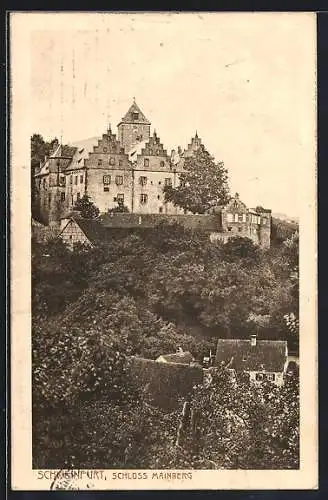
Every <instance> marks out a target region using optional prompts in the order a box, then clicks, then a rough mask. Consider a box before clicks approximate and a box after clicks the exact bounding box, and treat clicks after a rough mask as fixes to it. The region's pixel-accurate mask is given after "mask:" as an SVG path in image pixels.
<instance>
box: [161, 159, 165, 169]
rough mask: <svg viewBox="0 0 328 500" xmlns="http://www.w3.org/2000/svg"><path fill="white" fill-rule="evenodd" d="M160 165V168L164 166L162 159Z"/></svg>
mask: <svg viewBox="0 0 328 500" xmlns="http://www.w3.org/2000/svg"><path fill="white" fill-rule="evenodd" d="M160 165H161V168H164V165H165V164H164V161H163V160H162V161H161V163H160Z"/></svg>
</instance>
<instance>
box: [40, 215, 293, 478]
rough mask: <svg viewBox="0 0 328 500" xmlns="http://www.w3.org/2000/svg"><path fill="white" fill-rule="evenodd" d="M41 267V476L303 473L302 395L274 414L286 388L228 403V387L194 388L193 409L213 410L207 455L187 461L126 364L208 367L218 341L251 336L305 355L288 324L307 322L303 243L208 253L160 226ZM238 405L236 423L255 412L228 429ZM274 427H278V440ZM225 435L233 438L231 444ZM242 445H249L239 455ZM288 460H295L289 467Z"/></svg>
mask: <svg viewBox="0 0 328 500" xmlns="http://www.w3.org/2000/svg"><path fill="white" fill-rule="evenodd" d="M32 259H33V262H32V270H33V274H32V307H33V405H34V410H33V411H34V413H33V432H34V441H33V446H34V449H33V457H34V465H35V466H37V467H64V466H70V467H102V468H104V467H108V468H110V467H125V466H126V467H130V468H133V467H140V468H141V467H160V466H163V467H169V466H174V467H178V466H180V465H181V464H182V465H183V466H186V467H187V466H195V467H206V468H208V467H209V465H208V464H209V461H210V462H211V461H212V462H214V463H215V464H216V467H235V466H241V467H246V466H247V464H248V463H251V465H250V466H249V467H253V465H254V467H255V466H263V467H264V466H265V467H280V466H281V467H282V466H283V465H281V464H285V466H286V467H294V466H296V465H295V464H296V462H297V458H295V457H297V446H296V444H295V443H296V442H297V439H298V437H297V418H298V417H297V415H298V414H297V396H296V395H297V391H296V392H295V390H294V389H293V390H292V391H291V389H290V386H288V384H287V387H286V388H285V389H283V391H285V396H282V393H279V395H277V398H276V399H275V401H276V403H275V405H276V406H275V405H273V402H272V401H271V402H269V399H268V400H267V401H268V404H266V403H265V411H264V408H263V405H264V403H263V401H264V400H265V398H269V394H272V391H276V392H277V391H278V389H277V390H276V389H273V388H270V390H269V391H268V390H267V389H265V387H264V388H263V391H264V392H263V393H259V392H256V393H254V394H253V393H251V392H250V391H249V389H246V387H244V388H239V389H233V391H235V392H236V391H237V392H238V391H239V392H238V394H239V396H238V397H237V394H235V392H234V393H233V391H232V389H231V391H232V392H231V391H230V394H231V396H229V398H230V399H229V398H228V399H229V400H228V399H227V398H226V399H224V397H223V394H224V393H223V392H222V391H223V390H224V387H226V384H227V383H228V382H227V381H226V380H223V379H222V377H223V375H221V379H220V380H219V381H218V382H217V385H215V384H214V385H212V386H211V387H212V388H211V389H208V390H207V389H206V390H205V389H201V388H199V389H195V390H196V392H195V395H194V400H195V404H196V406H197V404H198V407H199V408H201V407H204V408H205V407H206V408H207V413H206V412H205V413H204V414H203V415H202V419H203V420H202V419H201V420H200V423H199V426H200V429H201V428H202V429H203V431H201V435H202V439H203V441H201V440H199V439H197V442H198V445H197V446H196V445H195V443H194V444H190V446H188V447H186V448H185V449H184V451H182V452H181V453H182V456H180V455H179V454H178V455H177V451H176V449H175V448H174V446H173V444H172V443H173V442H174V439H175V432H176V424H177V421H178V418H179V416H178V415H179V414H178V413H177V412H173V413H170V414H167V413H165V412H164V411H162V410H159V409H156V408H153V407H151V406H149V404H148V403H147V401H145V400H144V396H143V395H142V394H140V393H139V389H138V388H137V387H135V386H134V381H133V380H131V379H128V374H127V372H126V370H125V368H124V366H125V359H126V357H127V356H130V355H140V356H142V357H145V358H150V359H155V358H156V357H157V356H159V355H160V354H163V353H168V352H174V351H175V350H176V348H177V347H178V346H180V347H182V348H183V349H185V350H190V351H191V352H192V353H193V355H194V356H195V358H196V359H197V360H199V361H201V360H202V357H203V356H204V354H208V352H209V349H210V348H211V349H212V350H215V347H216V339H217V338H218V337H231V338H236V337H239V338H245V337H248V336H249V334H250V333H253V332H257V333H258V335H259V337H260V338H269V339H287V340H288V341H289V343H290V344H294V345H295V344H297V342H298V328H297V326H296V324H297V323H291V322H290V321H287V320H286V318H287V319H288V317H290V315H291V313H292V314H293V315H294V316H295V317H296V318H298V236H297V233H295V234H293V235H291V237H290V238H288V239H286V240H285V241H284V242H283V243H281V244H280V245H278V246H276V247H273V248H271V249H269V250H261V249H260V248H258V247H256V246H255V245H254V244H253V243H252V242H251V241H250V240H247V239H242V238H236V239H233V240H230V241H229V242H228V243H226V244H225V245H223V244H222V243H211V242H209V241H208V237H207V236H206V235H205V234H201V233H197V234H194V233H191V232H190V231H187V230H186V229H183V228H182V227H180V226H179V225H177V224H173V225H167V224H163V225H160V226H158V227H157V228H155V230H153V231H151V232H149V233H140V234H129V233H124V232H122V233H121V234H120V235H117V236H116V237H115V238H114V239H113V240H112V241H111V242H110V243H106V245H104V246H102V247H98V248H93V249H86V248H83V247H77V248H76V249H75V251H74V252H70V251H68V250H67V249H66V248H65V246H64V245H63V244H62V243H61V241H60V240H54V241H50V242H48V243H47V244H38V243H36V242H33V243H32ZM197 391H198V392H197ZM204 391H205V392H204ZM206 391H207V392H206ZM213 391H214V392H215V393H216V394H217V395H219V394H221V396H222V397H221V396H220V397H221V402H220V408H221V410H220V411H221V412H222V413H220V415H219V416H218V415H217V416H216V417H215V418H217V419H219V420H218V422H217V426H218V427H217V429H218V432H219V433H221V434H222V436H223V435H224V436H226V437H225V440H222V441H220V443H219V444H218V443H216V442H215V443H216V444H215V445H214V444H213V446H214V448H213V449H212V448H211V449H209V448H208V445H209V443H210V442H211V437H210V435H208V432H207V430H205V429H206V421H207V419H208V418H209V419H213V415H211V414H210V413H208V412H210V408H211V405H212V404H213V403H210V401H212V402H213ZM240 391H241V392H240ZM278 392H279V391H278ZM242 394H243V396H242ZM277 394H278V393H277ZM236 397H237V400H238V401H237V400H236V402H235V403H233V408H234V409H233V411H232V414H233V415H237V416H238V415H239V416H240V415H241V413H243V412H244V417H243V419H244V423H240V422H239V420H238V418H239V417H238V418H237V417H236V418H235V416H231V417H229V418H228V417H224V415H225V412H228V413H229V411H230V410H231V409H232V406H231V405H232V399H231V398H236ZM238 398H239V399H238ZM247 398H248V399H247ZM263 398H264V399H263ZM288 398H289V399H288ZM291 401H292V402H291ZM197 402H198V403H197ZM272 405H273V406H274V407H273V406H272ZM291 407H293V408H292V411H291ZM229 408H230V410H229ZM246 408H247V410H246ZM228 410H229V411H228ZM265 415H266V416H265ZM270 415H276V416H277V418H276V421H275V422H272V425H273V424H274V428H271V427H272V425H271V424H270V425H271V427H270V425H269V420H270V418H272V417H271V416H270ZM260 416H261V417H260ZM257 417H258V418H257ZM231 419H232V420H231ZM256 419H257V420H256ZM261 419H262V420H261ZM266 419H267V420H266ZM279 419H280V420H279ZM230 420H231V421H230ZM255 421H256V422H257V426H258V427H257V428H256V425H255ZM260 421H261V422H260ZM229 422H230V423H229ZM238 422H239V423H238ZM245 422H246V423H245ZM278 422H280V424H278ZM228 424H229V425H230V427H231V426H232V428H233V429H234V430H233V431H231V432H233V435H231V434H229V433H228V434H227V432H228V431H227V430H226V426H227V425H228ZM72 425H74V427H75V430H74V435H72ZM229 425H228V427H229ZM264 425H266V427H262V426H264ZM279 425H280V428H279ZM245 426H246V427H245ZM284 426H287V427H288V426H291V428H292V429H293V431H292V435H291V437H290V434H289V437H288V436H287V437H286V435H283V429H284ZM230 427H229V428H230ZM88 429H89V430H88ZM95 429H96V430H95ZM149 429H152V432H149ZM268 429H269V431H268ZM91 430H92V432H93V430H95V434H93V435H92V436H91V435H90V432H91ZM115 430H116V432H117V434H116V435H115V436H114V435H113V432H114V431H115ZM267 432H271V434H270V439H269V437H268V436H267V439H266V441H265V443H263V444H262V448H263V447H264V448H263V457H262V459H261V460H262V462H258V463H257V462H256V460H260V458H258V459H256V456H257V455H256V448H254V446H255V444H254V443H257V449H258V447H259V444H258V443H259V442H258V439H256V440H255V441H254V436H255V435H256V434H258V435H260V436H262V437H263V436H264V434H265V433H267ZM234 433H235V434H236V436H237V438H233V436H234ZM254 433H255V434H254ZM261 433H262V434H261ZM263 433H264V434H263ZM272 433H273V434H272ZM145 436H146V438H145ZM289 438H290V439H291V440H292V441H291V442H290V443H288V439H289ZM234 439H237V442H238V446H237V448H234V451H233V452H232V451H231V452H230V451H229V452H228V450H230V449H231V443H232V440H234ZM272 440H273V441H272ZM277 440H278V441H277ZM295 440H296V441H295ZM253 441H254V443H253V445H252V446H253V447H251V448H250V449H248V448H249V446H250V443H252V442H253ZM201 442H203V445H201V444H200V443H201ZM234 442H235V441H234ZM206 443H207V444H206ZM270 443H271V444H270ZM195 446H196V448H195ZM220 447H221V448H220ZM247 447H248V448H247ZM219 448H220V449H219ZM276 448H277V449H280V452H279V453H280V455H279V454H278V458H277V453H276V452H275V450H276ZM242 449H243V450H244V452H243V453H244V454H241V450H242ZM154 450H157V451H156V452H155V451H154ZM174 450H175V451H174ZM246 450H247V452H246ZM281 450H287V451H286V452H284V453H285V455H284V459H283V460H282V459H281V460H280V462H279V457H280V458H281V453H282V451H281ZM190 453H191V455H192V456H195V457H196V458H193V459H192V458H191V455H190ZM275 453H276V455H275ZM62 457H64V458H62ZM154 457H155V458H156V460H157V462H156V460H155V458H154ZM213 457H214V458H213ZM215 457H216V458H215ZM238 457H239V458H238ZM190 460H191V461H192V463H191V462H190ZM238 460H239V462H238ZM229 461H230V462H229ZM238 463H239V465H238ZM133 464H134V465H133ZM188 464H189V465H188ZM261 464H262V465H261ZM263 464H264V465H263Z"/></svg>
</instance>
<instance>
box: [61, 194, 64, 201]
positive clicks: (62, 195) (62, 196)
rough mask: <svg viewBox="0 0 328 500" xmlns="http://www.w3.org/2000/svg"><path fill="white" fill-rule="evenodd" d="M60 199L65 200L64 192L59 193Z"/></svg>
mask: <svg viewBox="0 0 328 500" xmlns="http://www.w3.org/2000/svg"><path fill="white" fill-rule="evenodd" d="M60 201H65V193H60Z"/></svg>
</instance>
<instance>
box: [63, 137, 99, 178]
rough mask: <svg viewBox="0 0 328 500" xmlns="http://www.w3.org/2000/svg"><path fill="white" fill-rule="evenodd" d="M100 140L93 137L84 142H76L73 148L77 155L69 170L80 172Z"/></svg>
mask: <svg viewBox="0 0 328 500" xmlns="http://www.w3.org/2000/svg"><path fill="white" fill-rule="evenodd" d="M99 139H100V138H99V137H91V138H90V139H85V140H84V141H78V142H74V144H73V145H72V147H74V148H75V154H74V156H73V158H72V161H71V163H70V164H69V165H68V167H67V170H79V169H80V168H82V167H83V166H84V160H86V159H87V158H88V156H89V153H90V152H92V151H93V147H94V146H97V145H98V141H99Z"/></svg>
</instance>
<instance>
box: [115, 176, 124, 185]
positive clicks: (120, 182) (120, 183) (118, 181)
mask: <svg viewBox="0 0 328 500" xmlns="http://www.w3.org/2000/svg"><path fill="white" fill-rule="evenodd" d="M115 182H116V184H117V185H118V186H121V185H122V184H123V176H122V175H117V176H116V178H115Z"/></svg>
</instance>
